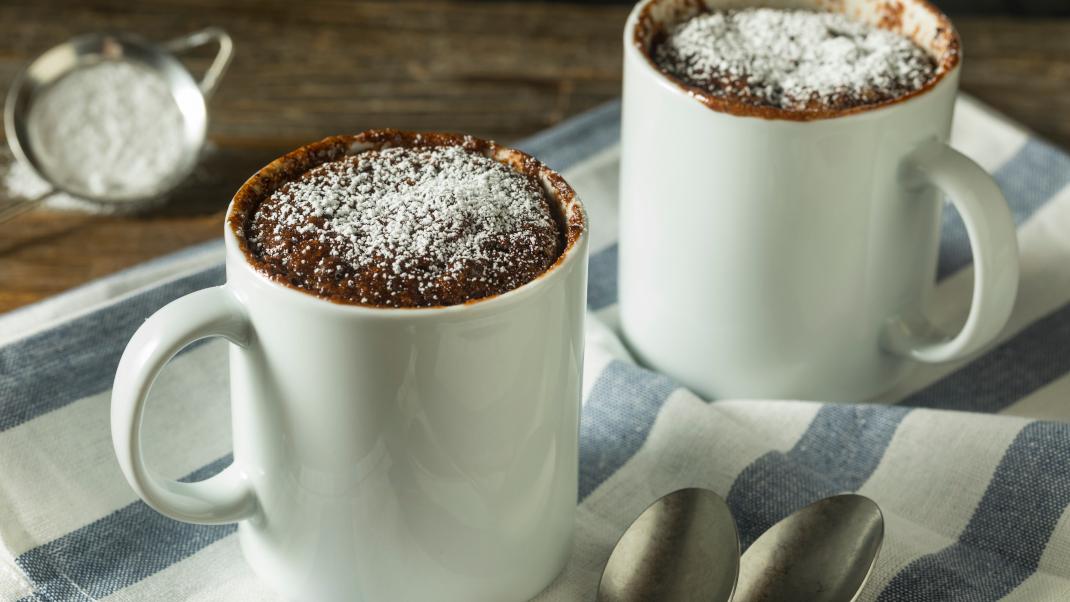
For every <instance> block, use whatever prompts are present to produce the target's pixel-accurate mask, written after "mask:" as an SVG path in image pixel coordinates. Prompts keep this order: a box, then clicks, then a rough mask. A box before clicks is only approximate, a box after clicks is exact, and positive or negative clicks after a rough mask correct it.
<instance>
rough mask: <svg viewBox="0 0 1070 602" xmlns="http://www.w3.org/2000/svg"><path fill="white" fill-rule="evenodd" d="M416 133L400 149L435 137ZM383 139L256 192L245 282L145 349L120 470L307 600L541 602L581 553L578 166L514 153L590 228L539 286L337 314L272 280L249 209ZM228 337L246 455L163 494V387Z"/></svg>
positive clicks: (230, 255)
mask: <svg viewBox="0 0 1070 602" xmlns="http://www.w3.org/2000/svg"><path fill="white" fill-rule="evenodd" d="M381 134H382V132H379V133H378V138H382V135H381ZM394 134H396V135H397V137H396V141H395V142H387V143H385V145H386V146H390V145H395V144H405V145H411V144H413V143H415V142H414V141H417V142H418V140H419V139H417V138H415V137H413V135H408V134H402V133H397V132H394ZM458 140H460V139H459V138H458ZM383 145H384V144H383V143H381V142H378V143H376V144H375V146H383ZM370 146H371V144H370V143H368V142H367V139H366V138H365V135H363V134H362V135H359V136H356V137H353V136H348V137H338V138H329V139H327V140H325V141H323V142H320V143H317V144H314V145H311V146H308V147H305V148H303V149H300V150H299V151H295V152H294V153H291V154H290V155H287V156H286V157H283V158H281V159H279V160H276V161H275V162H273V163H272V164H270V165H268V166H267V167H265V168H264V169H263V170H261V171H260V172H259V173H258V174H257V175H255V176H253V178H251V179H250V180H249V181H248V182H246V184H245V185H244V186H243V187H242V189H241V190H240V191H239V192H238V194H237V195H236V196H235V199H234V201H232V203H231V205H230V209H229V210H228V216H230V217H229V218H228V223H227V226H226V228H225V230H226V233H225V239H226V268H227V282H226V284H224V285H223V286H219V287H215V288H210V289H207V290H202V291H199V292H196V293H192V294H190V295H187V296H185V297H183V298H181V299H178V300H176V301H174V302H172V303H171V304H169V305H168V306H166V307H164V308H163V309H161V310H160V311H158V312H157V313H156V314H155V315H153V316H152V317H151V318H149V320H148V321H147V322H145V324H144V325H143V326H142V327H141V328H140V329H139V330H138V331H137V333H136V334H135V335H134V337H133V339H132V340H131V341H130V344H129V346H128V347H127V349H126V352H125V353H124V354H123V357H122V360H121V362H120V364H119V369H118V373H117V374H116V378H115V387H114V391H113V394H112V435H113V442H114V445H115V451H116V453H117V455H118V457H119V463H120V465H121V467H122V470H123V473H124V474H125V475H126V478H127V480H128V481H129V482H130V484H131V486H133V488H134V489H135V490H136V491H137V493H138V495H140V496H141V498H142V499H144V500H145V502H146V503H148V504H149V505H150V506H151V507H153V508H154V509H156V510H157V511H159V512H161V513H163V514H165V515H167V516H169V517H171V518H174V519H176V520H181V521H186V522H192V523H204V524H213V523H226V522H235V521H238V522H239V528H238V532H239V539H240V541H241V548H242V552H243V554H244V556H245V559H246V560H247V562H248V563H249V564H250V565H251V566H252V568H253V569H254V570H255V572H256V573H257V574H258V575H259V576H260V577H261V578H262V579H263V580H264V581H265V582H267V583H268V584H270V585H271V586H273V587H274V588H275V589H277V590H279V591H280V592H282V593H283V594H285V595H286V596H287V597H289V598H292V599H301V600H317V601H318V600H332V601H333V600H362V601H364V600H375V601H378V600H387V601H395V600H458V601H466V602H467V601H473V600H487V601H502V600H527V599H528V598H530V597H531V596H533V595H535V594H536V593H537V592H539V591H540V590H541V589H542V588H543V587H545V586H546V585H547V584H548V583H549V582H550V581H551V580H552V579H553V578H554V576H555V575H557V573H558V572H559V571H560V570H561V568H562V567H563V566H564V564H565V562H566V559H567V557H568V554H569V551H570V548H571V536H572V527H573V515H574V510H575V505H576V496H577V473H578V432H579V427H578V420H579V409H580V379H581V373H582V362H583V322H584V310H585V301H586V279H587V233H586V230H587V228H586V222H585V220H586V218H585V215H584V211H583V207H582V205H581V204H580V202H579V201H578V199H576V198H575V195H574V193H573V192H572V189H571V188H569V186H568V185H567V184H566V183H565V182H564V180H562V179H561V178H560V176H558V175H557V174H556V173H554V172H552V171H551V170H549V169H548V168H546V167H545V166H542V165H541V164H538V163H537V162H532V161H533V160H531V159H530V157H528V156H527V155H523V154H522V153H519V152H517V151H512V150H509V149H504V148H502V147H497V146H494V147H493V149H496V150H493V152H492V154H494V155H495V156H496V157H497V158H499V159H501V160H506V161H509V162H512V163H514V164H516V162H517V161H528V163H526V165H527V166H528V168H530V169H533V170H536V171H535V173H537V174H538V177H539V178H540V180H541V181H542V182H543V184H544V185H545V187H546V190H547V191H548V193H549V194H550V195H551V197H552V199H553V200H554V202H555V203H556V204H557V205H558V206H559V208H560V212H561V215H562V216H565V217H566V218H567V219H568V220H569V222H568V223H569V228H571V232H572V234H571V235H570V240H571V242H570V243H569V244H568V245H567V247H566V249H565V251H564V253H563V255H562V256H561V258H560V259H559V260H558V262H557V263H556V264H555V265H554V266H553V267H551V268H550V269H549V270H548V271H547V272H546V273H544V274H542V275H541V276H539V277H538V278H537V279H536V280H534V281H532V282H530V283H528V284H526V285H523V286H521V287H519V288H517V289H515V290H512V291H510V292H507V293H504V294H501V295H498V296H496V297H491V298H487V299H484V300H478V301H472V302H468V303H466V304H463V305H455V306H449V307H437V308H407V309H384V308H373V307H362V306H357V305H343V304H338V303H333V302H330V301H327V300H324V299H322V298H319V297H316V296H314V295H311V294H308V293H305V292H301V291H298V290H297V289H293V288H289V287H288V286H285V285H283V284H279V283H278V282H275V281H273V280H272V279H270V278H269V277H267V276H265V275H264V274H262V273H260V272H259V271H257V270H256V269H254V267H253V265H251V264H250V262H249V260H248V258H247V256H246V254H245V251H244V250H243V245H244V243H243V241H242V239H241V238H240V237H238V236H236V235H235V231H234V223H240V222H242V221H243V218H242V216H237V217H235V215H234V214H235V212H236V211H238V210H236V207H237V206H247V205H245V204H246V203H247V202H248V203H255V199H256V198H258V196H257V195H260V194H262V193H263V191H264V190H272V189H273V188H274V186H277V185H278V183H279V182H280V181H285V180H286V179H287V178H290V177H292V176H293V175H295V174H299V173H302V172H303V171H305V170H307V169H308V168H309V167H311V166H312V165H315V164H318V163H320V162H323V161H325V160H329V159H332V158H337V157H339V156H341V155H343V154H352V153H356V152H360V151H362V150H365V149H367V148H369V147H370ZM488 152H490V151H488ZM243 199H247V200H243ZM211 336H220V337H224V338H226V339H227V340H229V341H230V342H231V343H232V345H231V346H230V382H231V385H230V386H231V407H232V416H233V445H234V462H233V464H231V465H230V466H229V467H228V468H227V469H226V470H224V471H223V472H222V473H221V474H219V475H217V476H214V477H212V478H210V479H207V480H205V481H202V482H197V483H180V482H176V481H172V480H167V479H162V478H160V477H159V476H158V475H156V474H154V472H153V471H152V469H151V467H147V466H145V464H144V459H143V457H142V453H141V433H140V425H141V421H142V415H143V412H144V410H145V397H146V394H147V393H148V391H149V387H150V386H151V384H152V381H153V379H154V378H155V376H156V374H157V372H158V371H159V370H160V369H161V368H162V367H163V365H164V364H165V363H166V362H167V361H168V360H169V359H170V358H171V357H172V356H173V355H174V354H175V353H176V352H178V351H179V350H181V349H182V348H183V347H185V346H186V345H188V344H190V343H191V342H193V341H195V340H197V339H201V338H204V337H211Z"/></svg>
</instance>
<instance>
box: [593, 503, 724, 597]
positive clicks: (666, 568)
mask: <svg viewBox="0 0 1070 602" xmlns="http://www.w3.org/2000/svg"><path fill="white" fill-rule="evenodd" d="M738 574H739V535H738V533H737V532H736V523H735V521H733V520H732V513H731V512H730V511H729V509H728V505H727V504H725V502H724V500H723V499H721V497H720V496H719V495H717V494H716V493H714V492H712V491H709V490H708V489H680V490H678V491H674V492H673V493H670V494H668V495H666V496H664V497H662V498H661V499H659V500H658V501H656V502H654V503H653V504H651V505H650V506H649V507H648V508H647V509H646V510H644V511H643V513H642V514H640V515H639V518H637V519H635V522H633V523H632V524H631V526H630V527H628V529H627V530H626V531H625V532H624V535H622V536H621V538H620V540H619V541H617V545H616V547H614V548H613V553H612V554H611V555H610V557H609V562H608V563H607V564H606V568H605V571H604V572H603V573H602V581H601V582H600V583H599V586H598V601H599V602H639V601H649V600H658V601H659V602H683V601H691V600H694V601H696V602H697V601H701V602H728V601H729V600H731V599H732V592H733V591H734V590H735V586H736V578H737V576H738Z"/></svg>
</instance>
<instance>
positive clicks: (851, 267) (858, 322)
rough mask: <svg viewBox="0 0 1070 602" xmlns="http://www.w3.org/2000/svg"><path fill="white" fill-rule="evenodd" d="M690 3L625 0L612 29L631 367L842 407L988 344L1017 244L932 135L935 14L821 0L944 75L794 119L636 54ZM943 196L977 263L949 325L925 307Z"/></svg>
mask: <svg viewBox="0 0 1070 602" xmlns="http://www.w3.org/2000/svg"><path fill="white" fill-rule="evenodd" d="M700 4H703V3H701V2H698V3H696V2H694V1H693V0H646V1H644V2H640V3H639V4H638V5H637V6H636V7H635V10H634V11H633V12H632V14H631V17H630V18H629V19H628V22H627V25H626V27H625V31H624V100H623V123H622V151H621V152H622V158H621V185H620V190H621V225H620V268H619V269H620V274H619V282H620V316H621V323H622V327H623V332H624V335H625V338H626V340H627V342H628V343H629V345H631V347H632V348H633V350H634V351H635V352H636V354H637V356H638V357H639V358H640V360H641V361H643V362H645V363H646V364H648V365H650V366H652V367H653V368H655V369H657V370H660V371H663V372H665V373H667V374H669V375H671V376H673V377H675V378H677V379H678V380H680V381H681V382H683V383H685V384H686V385H688V386H690V387H692V388H693V389H694V390H696V391H697V392H699V393H700V394H702V395H704V396H707V397H710V398H714V397H718V398H725V397H750V398H797V399H818V400H827V401H840V400H843V401H855V400H862V399H866V398H871V397H873V396H875V395H877V394H879V393H881V392H883V391H885V390H887V389H889V388H891V387H892V386H893V385H894V384H895V383H897V382H898V381H899V380H900V379H902V378H903V377H904V376H905V375H906V373H907V370H908V368H909V367H910V366H911V365H913V364H915V363H916V362H944V361H950V360H955V359H959V358H962V357H963V356H966V355H968V354H970V353H972V352H974V351H976V350H977V349H979V348H980V347H982V346H983V345H985V344H986V343H989V342H990V341H992V340H993V339H994V338H995V337H996V336H997V334H998V333H999V332H1000V330H1001V329H1002V327H1003V326H1004V324H1005V323H1006V321H1007V318H1008V316H1009V314H1010V311H1011V309H1012V306H1013V304H1014V299H1015V296H1016V293H1017V286H1018V259H1017V240H1016V235H1015V228H1014V223H1013V220H1012V219H1011V215H1010V211H1009V209H1008V207H1007V205H1006V202H1005V200H1004V199H1003V196H1002V195H1001V193H1000V191H999V188H998V187H997V186H996V184H995V182H994V181H993V180H992V178H991V177H990V176H989V175H988V174H987V173H985V172H984V171H983V170H982V169H981V168H980V167H979V166H978V165H976V164H975V163H974V162H973V161H971V160H970V159H968V158H967V157H965V156H963V155H962V154H961V153H959V152H958V151H955V150H954V149H952V148H951V147H950V146H948V145H947V139H948V134H949V131H950V128H951V116H952V111H953V108H954V102H955V95H956V91H957V88H958V78H959V41H958V36H957V34H956V33H955V30H954V28H953V27H952V25H951V23H950V22H949V21H948V20H947V18H946V17H945V16H943V15H942V14H941V13H940V12H939V11H937V10H936V9H935V8H934V7H932V6H931V5H930V4H928V3H927V2H925V1H923V0H903V1H902V2H897V3H894V4H895V5H896V6H898V7H900V8H901V11H898V12H894V11H893V12H894V14H886V12H885V11H889V10H891V8H889V7H890V5H891V4H893V3H888V2H883V1H882V0H843V1H842V2H837V3H832V5H842V7H841V8H842V10H843V11H844V12H845V13H847V14H849V15H851V16H853V17H856V18H860V19H862V20H864V21H868V22H870V23H874V24H876V23H884V24H885V25H887V24H889V23H891V24H893V25H894V24H896V23H898V26H899V29H900V30H901V31H904V32H910V34H911V35H912V37H913V38H914V40H915V41H916V42H917V43H918V44H919V45H920V46H922V47H923V48H925V49H926V50H928V51H929V52H930V53H931V54H932V55H933V56H934V57H936V59H937V62H938V63H939V64H940V65H941V73H940V75H939V77H938V78H936V80H935V81H934V82H932V83H930V84H929V85H928V86H926V87H924V88H923V89H922V90H920V91H918V92H916V93H914V94H911V95H908V96H907V97H905V98H902V99H899V100H897V101H892V102H887V103H884V104H880V105H870V106H868V107H860V108H856V109H854V110H845V111H839V112H836V111H830V112H827V113H826V114H823V115H819V116H809V117H810V118H808V117H807V116H803V115H800V114H798V113H795V114H792V113H790V112H787V111H776V110H768V111H764V112H762V111H755V110H754V109H753V108H749V107H747V106H746V105H743V104H742V103H733V102H731V101H726V100H723V99H717V98H711V97H709V95H704V94H703V92H702V91H701V90H698V89H696V88H690V87H688V86H686V85H684V84H681V83H678V82H677V81H676V80H674V79H671V78H670V77H668V76H667V75H665V74H663V73H662V72H661V71H660V70H659V69H658V68H657V67H656V66H655V65H654V64H653V63H652V61H651V60H650V58H649V55H648V54H647V50H648V49H649V47H650V45H651V43H652V41H653V39H654V38H655V37H656V36H657V35H658V33H659V32H661V31H664V28H665V27H666V26H667V25H672V24H674V23H678V22H680V21H681V20H683V19H686V18H687V17H689V16H691V15H693V14H695V13H696V12H697V11H698V10H700V8H699V6H698V5H700ZM704 4H705V5H706V6H707V7H708V8H710V9H716V8H720V7H731V8H741V7H747V6H765V7H783V8H812V9H815V10H821V9H827V8H828V6H829V3H828V2H825V1H822V0H809V1H806V0H803V1H799V0H765V1H754V2H748V1H739V0H706V1H705V3H704ZM812 117H816V118H812ZM941 193H945V194H947V195H948V196H949V197H950V200H951V202H952V204H953V205H954V207H955V209H956V210H957V211H958V212H959V214H960V215H961V216H962V219H963V221H964V222H965V224H966V229H967V232H968V233H969V239H970V245H971V248H972V250H973V257H974V283H975V285H974V293H973V304H972V306H971V308H970V310H969V316H968V318H967V319H966V322H965V326H964V327H963V328H962V330H961V331H960V332H959V333H957V334H955V335H952V336H947V335H944V334H942V333H940V332H938V331H937V330H936V329H935V328H934V327H932V326H931V325H930V324H929V323H928V321H927V320H926V319H925V318H924V310H925V305H926V303H927V300H928V299H929V297H930V295H931V292H932V290H933V288H934V277H935V271H936V270H935V268H936V262H937V257H938V251H939V236H940V224H941V211H942V206H943V203H942V200H941V199H942V195H941Z"/></svg>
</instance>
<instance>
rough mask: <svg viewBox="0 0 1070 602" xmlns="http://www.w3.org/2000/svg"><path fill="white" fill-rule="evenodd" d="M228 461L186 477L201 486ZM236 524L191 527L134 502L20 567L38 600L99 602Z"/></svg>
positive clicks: (25, 558)
mask: <svg viewBox="0 0 1070 602" xmlns="http://www.w3.org/2000/svg"><path fill="white" fill-rule="evenodd" d="M230 462H231V457H230V456H229V455H228V456H225V457H223V458H220V459H218V460H216V461H214V462H212V463H210V464H208V465H206V466H203V467H201V468H199V469H197V470H195V471H194V472H192V473H191V474H189V475H187V476H186V477H184V478H183V479H181V480H183V481H200V480H202V479H206V478H208V477H210V476H212V475H214V474H216V473H218V472H219V471H220V470H222V469H223V468H225V467H226V466H227V465H228V464H230ZM235 530H237V525H235V524H230V525H214V526H208V525H191V524H188V523H182V522H179V521H176V520H172V519H170V518H167V517H165V516H163V515H162V514H159V513H158V512H156V511H155V510H153V509H151V508H149V507H148V506H147V505H145V503H144V502H140V501H139V502H134V503H133V504H129V505H127V506H125V507H123V508H121V509H119V510H116V511H115V512H113V513H111V514H109V515H108V516H105V517H104V518H101V519H99V520H97V521H94V522H92V523H90V524H88V525H86V526H84V527H82V528H81V529H78V530H76V531H72V532H70V533H68V534H67V535H64V536H63V537H60V538H59V539H56V540H54V541H51V542H49V543H47V544H44V545H42V546H39V547H36V548H34V549H32V550H30V551H28V552H26V553H24V554H22V555H21V556H19V557H18V558H17V559H16V560H15V562H16V563H17V564H18V566H19V568H21V569H22V570H23V572H25V574H26V576H27V578H29V579H30V581H31V583H32V585H33V587H34V591H35V596H33V597H31V598H29V599H44V600H50V601H52V600H54V601H57V602H58V601H66V600H95V599H98V598H102V597H104V596H107V595H109V594H112V593H114V592H116V591H118V590H120V589H122V588H124V587H127V586H129V585H132V584H134V583H137V582H138V581H141V580H142V579H144V578H146V577H148V576H149V575H152V574H155V573H157V572H159V571H161V570H163V569H165V568H167V567H169V566H171V565H172V564H175V563H176V562H178V561H180V560H182V559H184V558H187V557H189V556H191V555H193V554H195V553H196V552H198V551H200V550H201V549H203V548H205V547H207V546H208V545H210V544H212V543H215V542H216V541H218V540H220V539H222V538H223V537H226V536H227V535H230V534H231V533H233V532H234V531H235Z"/></svg>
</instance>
